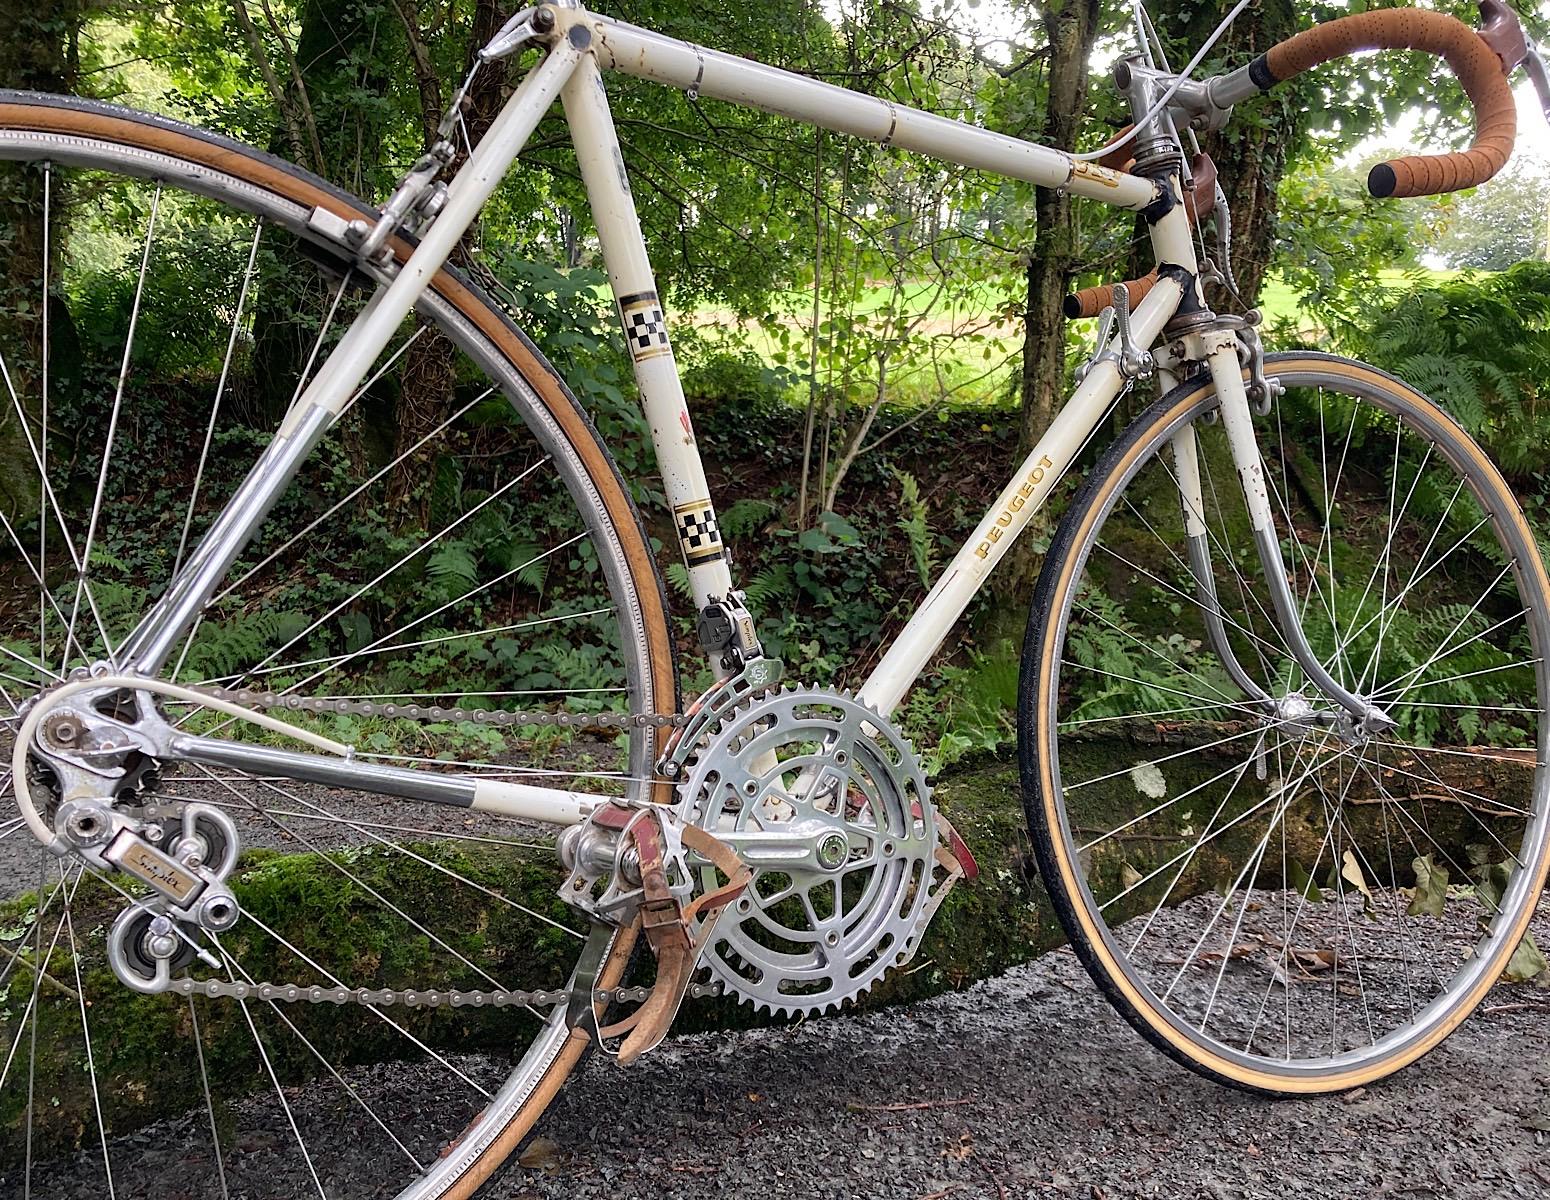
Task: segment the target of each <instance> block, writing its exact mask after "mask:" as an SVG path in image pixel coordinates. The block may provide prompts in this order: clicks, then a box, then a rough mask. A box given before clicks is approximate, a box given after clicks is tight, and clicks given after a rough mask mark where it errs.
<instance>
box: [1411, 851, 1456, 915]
mask: <svg viewBox="0 0 1550 1200" xmlns="http://www.w3.org/2000/svg"><path fill="white" fill-rule="evenodd" d="M1410 865H1411V866H1412V867H1414V868H1415V895H1414V896H1412V897H1411V898H1410V907H1409V908H1407V909H1406V910H1405V912H1406V913H1407V914H1408V915H1409V916H1412V917H1419V916H1428V917H1440V916H1442V906H1443V903H1444V902H1445V901H1446V900H1447V898H1448V870H1447V868H1446V867H1440V866H1438V865H1437V864H1436V863H1435V862H1433V861H1432V856H1431V855H1430V854H1427V855H1425V856H1423V857H1421V858H1418V859H1416V860H1415V861H1414V862H1413V863H1411V864H1410Z"/></svg>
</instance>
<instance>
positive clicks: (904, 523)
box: [893, 469, 936, 588]
mask: <svg viewBox="0 0 1550 1200" xmlns="http://www.w3.org/2000/svg"><path fill="white" fill-rule="evenodd" d="M893 477H894V478H895V479H897V480H898V481H899V506H900V508H901V509H902V510H903V513H904V515H903V516H902V517H900V518H899V520H898V521H897V522H896V524H897V525H898V527H899V528H900V529H902V530H903V531H904V535H905V537H907V538H908V539H909V543H910V557H911V558H913V559H914V560H915V571H916V573H917V574H918V575H919V576H920V586H921V587H924V588H929V587H930V586H931V580H932V579H933V578H934V577H935V576H936V541H935V539H933V538H932V536H931V525H930V523H929V521H928V520H927V516H926V502H925V501H924V500H923V499H921V496H920V484H919V483H918V482H916V480H915V477H914V476H913V475H911V474H910V473H909V472H908V471H900V470H897V469H895V470H894V471H893Z"/></svg>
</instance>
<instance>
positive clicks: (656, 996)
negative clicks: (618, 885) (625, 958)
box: [597, 806, 753, 1066]
mask: <svg viewBox="0 0 1550 1200" xmlns="http://www.w3.org/2000/svg"><path fill="white" fill-rule="evenodd" d="M610 807H612V806H610ZM625 812H628V814H629V815H628V817H627V818H626V819H625V820H624V822H623V824H624V828H623V829H622V831H621V832H622V838H621V851H633V862H634V864H635V865H636V873H637V874H638V876H639V881H640V883H639V902H638V904H637V906H636V913H637V918H638V920H639V921H640V930H641V933H642V934H643V935H644V936H645V939H646V944H647V945H648V946H649V947H650V948H651V952H652V954H653V955H654V956H655V957H656V960H657V978H656V982H655V983H654V984H653V985H652V988H651V995H650V996H649V997H648V998H647V1000H646V1002H645V1003H644V1004H642V1005H641V1006H640V1007H639V1008H638V1009H636V1010H635V1011H634V1012H633V1013H631V1014H630V1015H629V1016H628V1017H626V1018H624V1019H623V1020H622V1021H618V1022H615V1023H614V1024H612V1025H606V1026H603V1027H601V1028H598V1029H597V1038H598V1040H599V1041H605V1040H607V1039H610V1038H615V1037H623V1038H624V1042H623V1044H622V1045H621V1046H620V1047H619V1053H618V1059H619V1065H620V1066H629V1065H630V1064H631V1063H633V1062H634V1061H635V1060H636V1059H638V1058H639V1057H640V1056H641V1055H643V1054H645V1053H647V1052H648V1051H650V1050H654V1049H655V1048H656V1047H657V1046H659V1045H661V1043H662V1039H663V1038H665V1037H666V1036H667V1032H668V1030H669V1029H671V1028H672V1025H673V1021H674V1019H675V1018H676V1017H677V1016H678V1010H679V1009H680V1008H681V1007H682V1006H683V1001H684V997H685V996H686V995H687V994H688V992H689V987H690V984H691V983H692V982H693V979H694V968H695V964H696V963H697V962H698V961H699V957H700V952H701V951H702V950H703V949H704V948H705V946H706V944H707V943H708V942H709V941H710V938H711V935H712V934H714V933H715V930H716V922H717V921H718V920H719V919H720V917H721V914H722V912H723V911H724V910H725V909H726V906H727V905H728V904H731V903H732V902H733V901H735V900H736V899H738V897H740V896H741V895H742V894H743V892H744V891H745V890H746V889H747V887H748V885H749V883H751V882H752V880H753V871H752V870H750V869H749V867H748V866H747V864H745V863H744V862H743V861H742V860H741V859H740V858H738V856H737V855H736V854H734V853H733V852H732V850H731V849H730V848H729V847H728V846H727V845H725V844H724V843H723V842H721V841H720V840H719V839H717V838H715V837H714V836H712V835H711V834H709V833H706V832H705V831H704V830H702V829H697V828H694V827H692V826H684V827H680V826H678V825H676V823H675V821H674V818H673V814H672V811H671V810H670V809H667V808H658V807H654V806H647V807H645V808H641V809H635V810H621V812H620V816H621V817H622V816H623V815H624V813H625ZM685 846H686V847H688V848H689V849H691V850H693V851H694V852H695V853H696V854H698V855H700V856H701V857H703V858H705V859H706V860H708V861H709V862H711V863H713V864H714V865H715V866H716V868H717V870H719V871H720V872H721V873H722V874H723V875H725V876H726V877H727V882H726V883H724V884H722V885H721V886H720V887H718V888H715V889H713V890H711V891H708V892H704V893H702V894H700V895H699V896H696V897H695V898H694V899H693V900H690V901H688V902H687V903H686V902H685V899H684V889H683V886H682V884H681V883H680V882H679V880H678V879H677V878H675V876H679V875H680V874H681V872H682V871H683V867H682V850H683V847H685ZM621 860H622V854H621ZM696 923H698V927H697V928H696Z"/></svg>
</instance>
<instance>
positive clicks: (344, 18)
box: [238, 0, 398, 429]
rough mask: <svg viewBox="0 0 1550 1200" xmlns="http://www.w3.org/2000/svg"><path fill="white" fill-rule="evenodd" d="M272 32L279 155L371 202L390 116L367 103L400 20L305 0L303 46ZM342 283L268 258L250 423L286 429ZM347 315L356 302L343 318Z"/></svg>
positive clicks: (338, 1)
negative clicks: (298, 157)
mask: <svg viewBox="0 0 1550 1200" xmlns="http://www.w3.org/2000/svg"><path fill="white" fill-rule="evenodd" d="M243 4H244V7H245V8H246V9H247V11H248V12H249V13H250V14H251V19H252V20H253V21H254V22H255V23H259V24H263V23H266V22H268V20H269V15H270V13H271V11H272V6H271V5H270V4H269V3H268V2H267V0H257V2H256V3H251V4H249V3H247V0H243ZM270 32H271V35H272V37H271V43H273V44H278V45H279V46H280V50H279V51H278V53H277V54H275V56H274V57H275V61H273V62H270V63H267V64H265V65H266V66H267V70H266V71H265V76H266V78H269V77H275V78H277V79H279V80H284V81H285V82H284V83H283V84H280V86H281V87H282V92H281V94H280V95H279V96H277V97H275V98H274V99H275V105H276V108H277V110H278V113H279V116H280V119H281V123H282V126H283V128H282V129H280V130H277V131H276V133H275V136H274V138H273V139H272V141H271V144H270V149H271V150H272V151H273V152H274V153H277V154H282V155H294V154H295V153H296V148H297V147H298V146H299V147H300V148H301V149H302V150H303V151H305V158H304V159H303V160H302V164H301V165H303V166H307V167H309V168H310V169H311V170H314V171H317V172H318V173H319V174H321V175H323V176H324V177H325V178H327V179H328V180H329V182H331V183H335V184H338V185H339V186H340V187H343V188H345V189H346V190H348V191H351V192H354V193H356V194H357V195H365V196H366V197H367V198H368V199H370V198H371V197H370V193H371V191H372V190H373V188H374V185H375V183H376V178H377V176H378V174H379V173H380V170H381V164H382V153H383V138H382V137H381V136H380V133H381V131H380V129H378V128H377V125H378V123H379V122H380V120H381V118H380V117H374V116H373V115H372V114H371V112H370V105H369V103H368V101H367V100H366V99H364V98H369V97H375V96H376V95H377V94H378V93H379V92H380V90H381V89H382V88H383V87H384V86H385V84H386V82H387V75H386V73H385V71H383V70H378V69H376V67H377V66H378V65H379V64H382V63H384V61H385V59H386V58H387V53H386V47H387V45H388V44H389V42H388V39H392V44H397V40H398V39H397V34H398V26H397V24H396V21H395V20H394V19H393V18H391V17H385V16H384V14H383V13H382V12H381V10H379V9H378V8H377V7H376V6H374V5H371V4H367V3H363V2H362V0H305V2H304V3H303V4H302V5H301V32H300V34H299V36H298V37H297V39H296V44H295V46H294V47H292V46H291V45H290V43H289V41H288V40H287V38H286V36H285V35H284V30H283V26H280V25H273V26H270ZM264 45H265V44H260V45H259V46H258V47H257V48H256V49H255V50H254V53H255V54H257V53H259V52H260V51H263V49H264ZM307 160H312V161H307ZM336 286H337V280H333V279H327V278H324V277H322V276H321V275H320V274H319V273H318V272H317V271H316V270H315V269H313V268H312V267H310V266H308V265H307V264H306V263H305V262H304V261H298V259H297V258H296V256H294V255H290V254H284V255H281V256H280V258H279V260H278V261H276V260H266V269H265V270H264V271H263V272H262V274H261V276H260V279H259V282H258V287H257V289H256V293H255V301H254V306H253V341H254V351H253V358H254V370H255V374H256V378H257V380H258V381H259V384H260V386H259V387H257V388H255V389H254V390H253V394H254V397H255V401H254V406H253V408H252V409H251V410H250V411H245V412H241V413H239V414H238V415H239V417H240V418H241V419H243V420H245V421H246V422H247V423H249V424H252V425H255V426H257V427H258V428H260V429H272V428H274V427H275V426H276V425H278V424H279V421H280V418H281V417H282V416H283V415H284V413H285V410H286V408H287V407H288V406H289V404H290V402H291V399H292V396H293V395H294V393H295V389H296V387H297V383H298V381H299V379H300V376H301V372H302V370H303V369H304V368H305V366H306V363H307V360H308V358H309V357H310V355H311V353H312V349H313V346H314V345H315V344H316V340H317V336H318V329H319V323H320V322H321V321H322V320H323V318H324V316H325V314H326V313H327V311H328V305H329V300H330V299H331V297H332V296H333V293H334V289H335V287H336ZM347 309H348V300H347V301H346V303H345V305H343V306H341V310H340V313H341V316H343V315H344V314H345V312H346V311H347Z"/></svg>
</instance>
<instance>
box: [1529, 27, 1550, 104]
mask: <svg viewBox="0 0 1550 1200" xmlns="http://www.w3.org/2000/svg"><path fill="white" fill-rule="evenodd" d="M1523 69H1524V70H1525V71H1527V72H1528V77H1529V78H1530V79H1531V80H1533V81H1534V90H1535V91H1536V92H1538V93H1539V106H1540V107H1541V108H1542V109H1544V110H1545V120H1546V121H1547V122H1550V67H1546V66H1545V60H1544V56H1543V55H1541V54H1540V53H1539V47H1538V46H1536V45H1535V44H1534V43H1533V42H1530V43H1529V44H1528V56H1527V57H1526V58H1524V60H1523Z"/></svg>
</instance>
